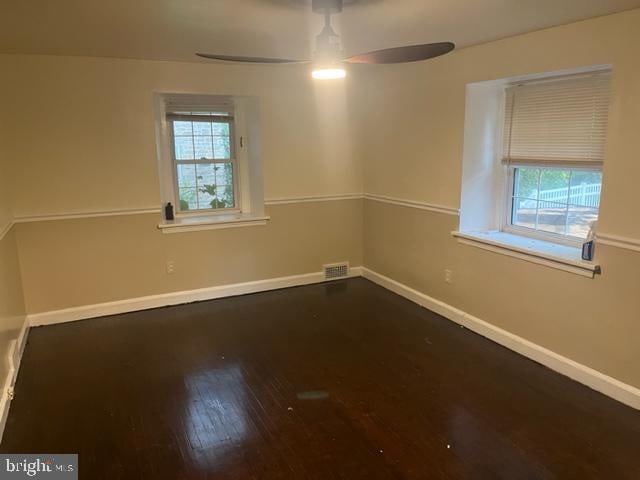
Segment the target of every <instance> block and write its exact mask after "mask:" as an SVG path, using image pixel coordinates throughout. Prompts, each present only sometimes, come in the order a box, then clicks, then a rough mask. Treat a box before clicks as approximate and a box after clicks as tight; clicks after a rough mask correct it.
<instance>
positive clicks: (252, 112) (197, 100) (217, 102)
mask: <svg viewBox="0 0 640 480" xmlns="http://www.w3.org/2000/svg"><path fill="white" fill-rule="evenodd" d="M176 98H178V99H180V101H182V100H183V99H184V101H185V102H187V104H188V105H191V106H192V107H193V108H194V109H197V110H201V111H202V110H203V109H211V108H213V109H214V110H221V109H232V111H233V114H234V121H233V127H232V128H233V133H232V136H233V147H232V152H233V155H232V156H233V157H235V162H236V166H235V171H234V182H235V185H234V190H235V192H234V193H235V198H234V199H235V201H236V207H235V208H233V209H211V210H198V211H193V212H180V211H179V207H178V206H177V205H176V201H177V199H178V190H177V180H176V167H175V165H176V164H175V159H174V153H173V145H172V139H173V137H172V134H171V131H170V129H171V126H170V125H169V122H168V120H167V101H169V100H174V99H176ZM154 104H155V105H154V106H155V123H156V148H157V154H158V169H159V177H160V178H159V179H160V194H161V199H162V220H161V221H160V223H159V224H158V228H159V229H160V230H161V231H162V232H163V233H178V232H189V231H194V230H208V229H217V228H231V227H244V226H253V225H264V224H266V223H267V222H268V221H269V219H270V218H269V217H268V216H267V215H265V211H264V193H263V184H262V159H261V157H262V145H261V138H260V125H259V123H260V117H259V115H260V114H259V101H258V99H257V98H255V97H229V96H216V95H195V94H194V95H192V94H171V93H154ZM168 202H171V204H172V205H173V206H174V216H175V219H174V220H165V218H164V206H165V205H166V204H167V203H168Z"/></svg>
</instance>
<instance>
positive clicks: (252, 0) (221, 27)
mask: <svg viewBox="0 0 640 480" xmlns="http://www.w3.org/2000/svg"><path fill="white" fill-rule="evenodd" d="M309 3H310V2H309V1H308V0H0V53H35V54H56V55H87V56H101V57H123V58H145V59H158V60H183V61H201V60H199V59H198V58H196V57H195V56H194V53H195V52H209V53H218V54H234V55H252V56H272V57H273V56H276V57H288V58H308V57H309V55H310V52H311V50H312V39H313V37H314V36H315V35H316V34H317V33H318V31H319V29H320V22H321V19H320V18H319V17H318V16H317V15H313V14H312V13H311V12H310V7H309ZM345 3H348V5H346V6H345V10H344V13H343V14H342V15H340V16H338V17H337V18H336V19H335V23H336V27H337V30H339V31H341V33H342V35H343V42H344V48H345V50H346V52H347V54H356V53H362V52H366V51H370V50H374V49H380V48H387V47H392V46H399V45H407V44H416V43H428V42H436V41H453V42H455V43H456V44H457V45H458V47H459V48H460V47H466V46H470V45H474V44H478V43H483V42H487V41H490V40H495V39H498V38H504V37H508V36H511V35H516V34H519V33H524V32H528V31H533V30H539V29H541V28H546V27H550V26H554V25H559V24H564V23H570V22H573V21H576V20H581V19H585V18H590V17H595V16H600V15H606V14H609V13H614V12H619V11H623V10H628V9H631V8H636V7H640V0H349V1H348V2H345Z"/></svg>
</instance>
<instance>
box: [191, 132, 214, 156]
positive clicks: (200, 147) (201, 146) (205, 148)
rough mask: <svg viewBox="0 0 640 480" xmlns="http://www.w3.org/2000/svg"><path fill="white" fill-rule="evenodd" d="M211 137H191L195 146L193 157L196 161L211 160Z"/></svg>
mask: <svg viewBox="0 0 640 480" xmlns="http://www.w3.org/2000/svg"><path fill="white" fill-rule="evenodd" d="M211 138H212V137H193V143H194V145H195V149H196V150H195V157H194V158H196V159H198V160H201V159H203V158H206V159H213V145H212V143H211Z"/></svg>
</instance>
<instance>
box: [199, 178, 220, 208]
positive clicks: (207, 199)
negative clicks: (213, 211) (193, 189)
mask: <svg viewBox="0 0 640 480" xmlns="http://www.w3.org/2000/svg"><path fill="white" fill-rule="evenodd" d="M215 191H216V187H215V185H211V184H206V185H202V186H201V187H200V188H199V189H198V205H199V208H200V209H209V208H216V207H215V206H213V205H212V204H211V202H212V201H213V200H214V198H215V197H214V195H213V193H215Z"/></svg>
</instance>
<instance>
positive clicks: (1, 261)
mask: <svg viewBox="0 0 640 480" xmlns="http://www.w3.org/2000/svg"><path fill="white" fill-rule="evenodd" d="M0 111H1V107H0ZM3 120H4V119H3V118H2V116H1V115H0V382H3V381H4V379H5V377H6V375H7V372H8V367H9V365H8V363H7V353H8V351H9V344H10V343H11V340H14V339H16V338H17V337H18V334H19V331H20V328H21V327H22V325H23V322H24V318H25V305H24V299H23V295H22V281H21V277H20V264H19V261H18V250H17V246H16V238H15V229H13V228H11V220H12V213H11V202H10V194H9V187H10V184H11V179H10V178H9V175H8V168H7V166H8V163H9V158H8V157H7V156H6V154H5V140H6V137H5V136H4V134H3V132H4V130H5V128H4V127H5V123H4V121H3Z"/></svg>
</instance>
